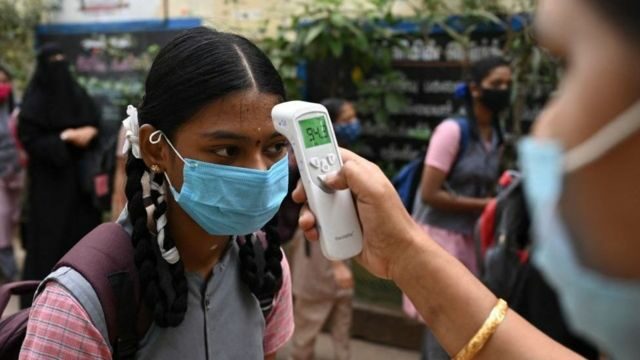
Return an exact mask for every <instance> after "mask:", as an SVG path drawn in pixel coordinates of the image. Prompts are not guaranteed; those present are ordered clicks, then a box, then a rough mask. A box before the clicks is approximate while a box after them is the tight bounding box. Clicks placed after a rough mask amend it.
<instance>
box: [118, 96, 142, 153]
mask: <svg viewBox="0 0 640 360" xmlns="http://www.w3.org/2000/svg"><path fill="white" fill-rule="evenodd" d="M127 115H129V116H128V117H127V118H126V119H124V120H123V121H122V126H123V127H124V129H125V131H126V132H125V138H126V139H125V141H124V147H123V148H122V153H123V154H126V153H127V152H128V151H129V149H131V153H132V154H133V156H135V157H136V159H140V138H139V137H138V136H139V132H140V124H139V123H138V109H136V108H135V106H133V105H129V106H127Z"/></svg>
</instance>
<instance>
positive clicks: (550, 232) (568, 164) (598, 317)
mask: <svg viewBox="0 0 640 360" xmlns="http://www.w3.org/2000/svg"><path fill="white" fill-rule="evenodd" d="M638 130H640V101H638V102H636V103H635V104H634V105H633V106H631V107H630V108H629V109H628V110H627V111H625V112H624V113H623V114H622V115H620V116H619V117H618V118H616V119H615V120H614V121H612V122H610V123H609V124H607V125H606V126H605V127H604V128H602V129H601V130H600V131H598V132H597V133H596V134H594V135H593V136H592V137H591V138H589V139H587V140H586V141H584V142H583V143H582V144H580V145H579V146H577V147H575V148H574V149H572V150H570V151H568V152H567V153H566V154H565V153H564V151H563V149H562V146H561V145H560V144H558V143H557V142H555V141H550V140H541V139H535V138H531V137H529V138H526V139H524V140H522V142H521V143H520V144H519V152H520V162H521V168H522V172H523V175H524V190H525V194H526V196H527V201H528V204H529V208H530V211H531V216H532V219H533V231H534V234H533V235H534V238H535V246H536V247H535V252H534V257H533V261H534V262H535V264H536V265H537V267H538V268H539V269H540V271H541V272H542V273H543V274H544V275H545V278H546V279H547V281H548V282H549V283H550V284H551V285H552V286H553V287H554V288H555V290H556V292H557V293H558V297H559V299H560V302H561V304H562V309H563V312H564V314H565V316H566V317H567V321H568V323H569V325H570V326H571V327H572V329H573V330H574V331H575V332H576V333H579V334H582V335H584V336H586V337H587V338H588V339H589V340H591V341H593V342H594V343H595V345H597V346H598V347H599V348H600V349H601V350H603V351H604V352H606V353H607V354H609V355H610V356H612V357H613V358H614V359H635V358H638V356H640V341H639V340H638V336H639V334H640V280H638V279H636V280H622V279H616V278H611V277H607V276H605V275H602V274H600V273H598V272H595V271H593V270H590V269H587V268H585V267H584V266H582V265H581V264H580V261H579V259H578V258H577V256H576V254H575V251H574V249H573V245H572V244H573V242H574V241H575V240H574V241H572V240H571V237H570V235H569V232H568V231H567V227H566V225H565V224H564V221H563V219H562V216H561V215H560V213H559V211H558V201H559V199H560V197H561V194H562V185H563V181H564V176H565V175H566V174H569V173H571V172H574V171H576V170H578V169H580V168H582V167H584V166H586V165H588V164H590V163H592V162H594V161H596V160H597V159H599V158H600V157H602V156H603V155H604V154H606V153H607V152H608V151H609V150H611V149H613V148H614V147H616V146H617V145H619V144H620V143H621V142H623V141H624V140H626V139H627V138H628V137H630V136H631V135H633V134H635V133H636V132H637V131H638ZM629 231H633V229H629ZM639 240H640V239H639Z"/></svg>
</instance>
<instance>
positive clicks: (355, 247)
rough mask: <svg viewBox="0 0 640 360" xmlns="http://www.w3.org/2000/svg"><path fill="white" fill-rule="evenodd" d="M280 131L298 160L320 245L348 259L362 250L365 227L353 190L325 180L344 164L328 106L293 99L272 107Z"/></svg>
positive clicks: (337, 257) (328, 253) (336, 256)
mask: <svg viewBox="0 0 640 360" xmlns="http://www.w3.org/2000/svg"><path fill="white" fill-rule="evenodd" d="M271 117H272V119H273V125H274V126H275V128H276V131H278V132H279V133H281V134H282V135H284V136H285V137H287V139H288V140H289V142H290V143H291V147H292V148H293V152H294V154H295V156H296V161H297V162H298V169H299V171H300V178H301V179H302V185H303V186H304V190H305V192H306V194H307V199H308V202H309V207H310V208H311V211H313V213H314V215H315V217H316V228H317V229H318V234H319V236H320V248H321V249H322V253H323V254H324V256H325V257H326V258H328V259H330V260H336V261H337V260H344V259H348V258H352V257H354V256H356V255H358V254H359V253H360V252H361V251H362V230H361V229H360V222H359V221H358V215H357V213H356V208H355V204H354V203H353V197H352V196H351V191H350V190H349V189H346V190H333V189H331V188H329V187H327V186H326V185H325V183H324V178H325V177H326V176H327V175H328V174H332V173H336V172H338V171H339V170H340V168H342V158H341V157H340V152H339V151H338V142H337V141H336V135H335V133H334V132H333V127H332V126H331V119H330V118H329V113H328V112H327V109H326V108H325V107H324V106H322V105H320V104H315V103H310V102H305V101H289V102H285V103H282V104H278V105H276V106H275V107H274V108H273V110H272V111H271Z"/></svg>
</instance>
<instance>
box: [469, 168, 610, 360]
mask: <svg viewBox="0 0 640 360" xmlns="http://www.w3.org/2000/svg"><path fill="white" fill-rule="evenodd" d="M500 186H501V187H502V190H501V191H500V193H499V195H498V197H497V201H496V202H495V203H494V204H490V205H489V206H487V207H486V208H485V211H484V213H483V214H482V216H481V218H480V220H479V222H478V226H477V227H476V244H477V249H478V256H479V260H478V264H479V268H480V273H481V275H480V278H481V279H482V281H483V282H484V283H485V285H486V286H487V287H488V288H489V289H491V291H493V293H494V294H495V295H496V296H497V297H501V298H503V299H505V300H506V301H507V302H508V303H509V306H510V307H511V308H512V309H513V310H514V311H516V312H518V314H520V315H521V316H522V317H523V318H525V319H526V320H527V321H529V322H530V323H531V324H532V325H534V326H535V327H537V328H538V329H539V330H541V331H542V332H544V333H545V334H547V335H548V336H549V337H551V338H552V339H554V340H556V341H558V342H559V343H561V344H563V345H564V346H566V347H568V348H570V349H572V350H573V351H575V352H577V353H579V354H580V355H582V356H584V357H585V358H587V359H598V358H599V355H598V351H597V349H596V348H595V347H593V346H592V345H591V344H589V343H587V342H586V341H584V340H583V339H581V338H579V337H577V336H576V335H574V334H573V333H572V332H571V330H570V329H569V328H568V326H567V324H566V323H565V321H564V318H563V315H562V309H561V308H560V303H559V302H558V298H557V295H556V293H555V291H554V290H553V289H552V288H551V287H550V286H549V285H548V283H547V282H546V280H545V279H544V278H543V276H542V274H540V272H539V271H538V270H537V269H536V267H535V266H534V264H533V263H532V262H531V260H530V253H531V250H532V249H531V238H530V235H529V231H530V219H529V213H528V209H527V205H526V200H525V197H524V191H523V187H522V179H521V176H520V175H519V174H518V173H516V172H513V171H510V172H507V173H505V174H504V175H503V176H502V178H501V179H500Z"/></svg>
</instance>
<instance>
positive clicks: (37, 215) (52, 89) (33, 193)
mask: <svg viewBox="0 0 640 360" xmlns="http://www.w3.org/2000/svg"><path fill="white" fill-rule="evenodd" d="M99 121H100V114H99V112H98V108H97V107H96V105H95V103H94V102H93V101H92V99H91V98H90V97H89V95H88V94H87V92H86V91H85V90H84V89H83V88H82V87H80V85H79V84H78V83H77V82H76V81H75V80H74V78H73V76H72V74H71V72H70V70H69V63H68V62H67V61H66V58H65V56H64V54H63V53H62V51H61V49H60V48H59V47H58V46H57V45H55V44H45V45H44V46H43V47H42V48H41V49H40V50H39V52H38V58H37V65H36V70H35V73H34V75H33V77H32V79H31V81H30V82H29V85H28V87H27V90H26V92H25V95H24V98H23V103H22V106H21V112H20V120H19V122H18V134H19V138H20V140H21V141H22V143H23V144H24V147H25V150H26V152H27V154H28V155H29V164H28V167H27V172H28V178H29V185H28V195H27V205H26V206H27V207H26V209H27V211H26V213H25V215H26V216H27V218H26V224H25V226H24V230H25V231H24V232H25V233H24V234H23V240H24V241H25V245H26V252H27V255H26V260H25V267H24V274H23V278H24V279H25V280H27V279H34V280H40V279H42V278H43V277H44V276H46V275H47V274H48V273H49V272H50V271H51V268H52V267H53V265H54V264H55V263H56V262H57V261H58V259H59V258H60V257H61V256H62V255H64V254H65V253H66V252H67V251H68V250H69V249H71V247H73V245H74V244H75V243H76V242H78V241H79V240H80V239H81V238H82V237H83V236H84V235H85V234H86V233H88V232H89V231H90V230H91V229H93V228H94V227H95V226H97V225H98V224H99V223H100V220H101V214H100V212H99V211H98V210H97V209H96V208H95V207H94V206H93V205H92V200H91V197H90V194H88V193H85V192H83V191H82V190H81V186H80V183H81V181H82V176H83V174H82V166H81V163H82V161H83V157H84V156H85V155H86V153H87V151H88V150H89V148H90V147H91V145H92V142H93V140H94V139H95V138H96V136H97V134H98V126H99ZM22 303H23V304H22V305H23V306H28V305H29V304H30V299H28V298H27V297H24V298H23V302H22Z"/></svg>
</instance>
